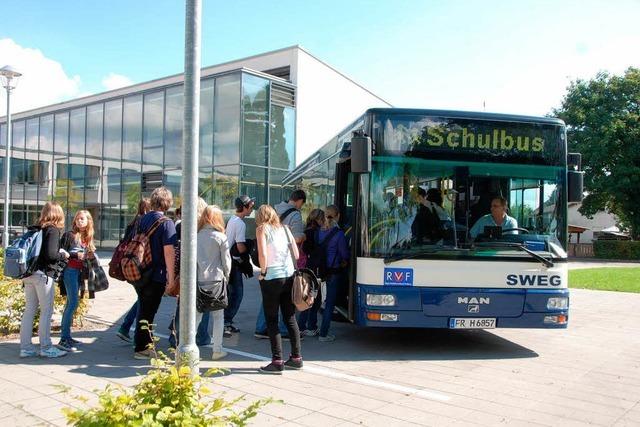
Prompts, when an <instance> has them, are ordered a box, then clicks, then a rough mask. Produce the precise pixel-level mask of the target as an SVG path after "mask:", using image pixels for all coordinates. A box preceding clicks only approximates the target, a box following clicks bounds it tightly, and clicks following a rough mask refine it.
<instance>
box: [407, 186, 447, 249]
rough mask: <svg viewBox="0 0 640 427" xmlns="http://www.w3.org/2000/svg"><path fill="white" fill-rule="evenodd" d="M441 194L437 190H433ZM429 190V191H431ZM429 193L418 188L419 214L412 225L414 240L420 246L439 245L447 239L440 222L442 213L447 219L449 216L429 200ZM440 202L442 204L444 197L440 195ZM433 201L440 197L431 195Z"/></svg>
mask: <svg viewBox="0 0 640 427" xmlns="http://www.w3.org/2000/svg"><path fill="white" fill-rule="evenodd" d="M431 190H435V191H437V192H439V191H440V190H437V189H435V188H433V189H431ZM431 190H429V191H431ZM427 197H428V193H427V191H426V190H425V189H424V188H422V187H418V190H417V194H416V201H417V203H418V212H417V213H416V216H415V218H414V219H413V223H412V224H411V235H412V238H413V240H415V242H416V243H418V244H424V243H426V244H432V245H433V244H437V243H438V242H441V240H442V239H443V238H444V237H445V232H444V227H443V225H442V221H441V220H440V213H442V214H443V215H444V216H445V217H446V218H448V217H449V216H448V215H447V213H446V212H445V211H444V209H443V208H442V206H440V205H438V204H437V203H435V202H434V201H432V200H428V199H427ZM439 197H440V198H439V201H440V203H442V195H441V193H439ZM431 198H432V199H433V200H436V201H438V197H437V196H436V195H435V193H434V192H432V194H431Z"/></svg>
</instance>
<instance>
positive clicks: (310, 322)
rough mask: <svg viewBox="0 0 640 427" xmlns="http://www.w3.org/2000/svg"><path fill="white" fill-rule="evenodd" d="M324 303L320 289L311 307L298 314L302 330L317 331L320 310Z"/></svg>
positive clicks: (299, 325)
mask: <svg viewBox="0 0 640 427" xmlns="http://www.w3.org/2000/svg"><path fill="white" fill-rule="evenodd" d="M321 305H322V294H321V293H320V290H318V295H317V296H316V299H315V300H314V301H313V305H312V306H311V307H309V309H307V310H305V311H302V312H300V314H299V315H298V327H299V328H300V330H301V331H304V330H309V331H315V330H316V329H318V310H320V306H321Z"/></svg>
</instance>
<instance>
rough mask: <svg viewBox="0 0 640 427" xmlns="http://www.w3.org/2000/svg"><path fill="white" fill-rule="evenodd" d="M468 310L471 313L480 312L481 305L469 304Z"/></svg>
mask: <svg viewBox="0 0 640 427" xmlns="http://www.w3.org/2000/svg"><path fill="white" fill-rule="evenodd" d="M467 311H468V312H469V313H480V306H479V305H478V304H469V305H468V306H467Z"/></svg>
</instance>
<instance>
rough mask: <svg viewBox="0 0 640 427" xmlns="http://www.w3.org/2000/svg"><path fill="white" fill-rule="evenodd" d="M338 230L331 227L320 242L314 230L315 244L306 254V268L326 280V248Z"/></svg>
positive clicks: (327, 271)
mask: <svg viewBox="0 0 640 427" xmlns="http://www.w3.org/2000/svg"><path fill="white" fill-rule="evenodd" d="M338 231H340V229H339V228H338V227H334V228H332V229H331V231H329V234H327V235H326V237H325V238H324V240H323V241H322V242H320V239H319V231H316V233H315V245H314V247H313V250H312V251H311V253H309V254H308V258H307V267H306V268H308V269H309V270H311V271H313V272H314V273H315V275H316V277H318V278H319V279H322V280H326V278H327V276H328V275H329V268H328V267H327V249H328V247H329V242H330V241H331V239H332V238H333V236H335V235H336V233H337V232H338ZM336 256H337V254H336ZM333 261H335V260H333ZM333 261H332V264H333Z"/></svg>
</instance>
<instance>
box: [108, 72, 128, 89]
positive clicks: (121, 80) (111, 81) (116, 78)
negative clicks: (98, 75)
mask: <svg viewBox="0 0 640 427" xmlns="http://www.w3.org/2000/svg"><path fill="white" fill-rule="evenodd" d="M132 84H133V81H131V79H130V78H129V77H127V76H123V75H120V74H116V73H109V75H108V76H106V77H105V78H103V79H102V86H104V88H105V89H106V90H114V89H119V88H121V87H125V86H131V85H132Z"/></svg>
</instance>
